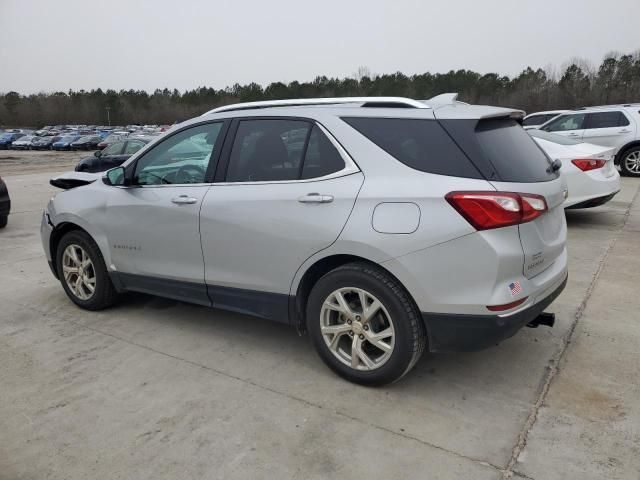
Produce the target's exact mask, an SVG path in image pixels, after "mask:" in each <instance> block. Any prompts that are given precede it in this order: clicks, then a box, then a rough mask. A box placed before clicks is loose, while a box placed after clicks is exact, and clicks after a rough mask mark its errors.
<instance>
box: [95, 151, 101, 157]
mask: <svg viewBox="0 0 640 480" xmlns="http://www.w3.org/2000/svg"><path fill="white" fill-rule="evenodd" d="M93 155H94V156H96V157H98V158H100V156H101V155H102V150H96V151H95V152H93Z"/></svg>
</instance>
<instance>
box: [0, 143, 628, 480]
mask: <svg viewBox="0 0 640 480" xmlns="http://www.w3.org/2000/svg"><path fill="white" fill-rule="evenodd" d="M85 154H86V153H85ZM82 156H83V154H82V153H80V154H75V153H72V154H57V153H51V152H14V151H8V152H6V151H0V175H2V177H3V178H4V179H5V181H6V182H7V184H8V187H9V190H10V193H11V196H12V201H13V212H12V215H11V216H10V217H9V225H8V226H7V228H6V229H4V230H2V231H0V306H1V308H0V365H2V367H0V479H1V480H19V479H43V478H47V479H82V480H86V479H92V480H95V479H136V480H140V479H147V478H148V479H154V480H155V479H163V478H170V479H174V478H207V479H211V478H225V479H227V478H265V479H266V478H269V479H273V478H278V479H285V478H299V479H315V478H318V479H321V478H349V479H357V478H366V479H373V478H403V479H405V478H406V479H410V478H415V479H426V478H428V479H461V478H464V479H467V478H468V479H474V480H476V479H499V478H512V477H513V478H524V479H536V480H552V479H573V478H576V479H577V478H579V479H603V478H607V479H632V480H638V479H640V476H639V475H640V474H639V473H638V472H640V369H639V368H638V365H640V348H639V344H640V316H639V315H638V311H639V310H640V295H638V285H640V195H639V188H640V180H638V179H628V178H625V179H623V190H622V191H621V192H620V194H619V195H618V196H617V197H616V198H615V199H614V201H612V202H610V203H608V204H606V205H604V206H602V207H598V208H595V209H591V210H585V211H573V212H568V214H567V218H568V224H569V248H570V250H569V253H570V276H569V284H568V286H567V289H566V290H565V291H564V293H563V294H562V295H561V296H560V297H559V298H558V299H557V300H556V302H555V303H554V304H553V305H552V306H551V307H550V308H549V309H548V311H554V312H555V313H556V314H557V320H556V326H555V327H554V328H553V329H549V328H544V327H540V328H538V329H524V330H523V331H521V332H520V333H519V334H517V335H516V336H515V337H513V338H511V339H509V340H508V341H505V342H504V343H502V344H501V345H499V346H497V347H495V348H492V349H489V350H486V351H483V352H478V353H470V354H456V355H425V356H424V357H423V358H422V360H421V361H420V362H419V364H418V365H417V366H416V368H415V369H414V371H413V372H412V373H411V374H409V375H408V376H407V377H405V378H404V379H403V380H402V381H401V382H399V383H397V384H394V385H391V386H388V387H385V388H377V389H370V388H364V387H359V386H356V385H352V384H350V383H347V382H346V381H343V380H341V379H340V378H338V377H336V376H335V375H333V374H332V373H331V372H330V371H329V370H328V369H327V368H326V367H325V366H324V365H323V364H322V363H321V362H320V360H319V359H318V357H317V356H316V354H315V353H314V352H313V350H312V348H311V345H310V342H309V340H308V338H301V337H298V336H297V335H296V333H295V331H293V330H292V329H289V328H287V327H285V326H283V325H278V324H270V323H267V322H263V321H260V320H257V319H254V318H250V317H245V316H242V315H238V314H231V313H226V312H221V311H216V310H211V309H207V308H202V307H198V306H192V305H186V304H182V303H178V302H174V301H171V300H164V299H160V298H154V297H150V296H145V295H130V296H128V297H127V298H126V299H125V300H124V301H123V302H122V303H121V304H120V305H119V306H117V307H115V308H113V309H111V310H108V311H104V312H97V313H91V312H86V311H82V310H79V309H78V308H76V307H74V306H73V305H72V304H71V302H70V301H68V300H67V298H66V297H65V295H64V293H63V291H62V288H61V287H60V285H59V283H57V281H56V280H55V279H54V278H53V276H52V275H51V273H50V272H49V269H48V266H47V264H46V261H45V258H44V255H43V253H42V247H41V245H40V237H39V231H38V230H39V222H40V215H41V212H42V209H43V207H44V205H45V204H46V201H47V200H48V198H49V197H50V196H51V194H52V193H53V192H54V191H55V189H54V188H52V187H50V186H49V185H48V179H49V178H50V177H51V176H52V173H51V172H53V171H60V170H64V169H65V168H67V167H68V166H71V165H73V164H74V163H75V162H76V160H77V159H78V158H81V157H82Z"/></svg>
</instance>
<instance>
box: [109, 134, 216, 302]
mask: <svg viewBox="0 0 640 480" xmlns="http://www.w3.org/2000/svg"><path fill="white" fill-rule="evenodd" d="M222 126H223V123H222V122H215V123H205V124H200V125H197V126H192V127H188V128H186V129H184V130H181V131H178V132H177V133H175V134H173V135H171V136H169V137H167V138H166V139H165V140H164V141H162V142H160V143H158V144H157V145H156V146H154V147H153V148H151V149H150V150H148V151H147V152H145V153H144V154H143V155H142V156H141V157H139V158H138V159H137V160H136V161H135V165H130V166H128V167H127V168H133V174H132V175H131V177H132V183H133V184H132V186H129V187H119V188H115V189H114V190H115V192H114V193H113V195H111V196H110V198H109V204H108V205H107V209H106V212H107V222H108V223H109V225H110V228H109V232H108V234H109V246H110V248H111V258H112V262H113V264H114V267H115V269H116V271H117V272H118V273H119V277H120V278H121V280H122V282H123V283H124V286H125V287H126V288H128V289H131V290H137V291H143V292H148V293H155V294H160V295H163V296H167V297H172V298H177V299H182V300H187V301H191V302H196V303H202V304H207V305H208V304H209V303H210V302H209V300H208V297H207V293H206V287H205V284H204V264H203V258H202V249H201V246H200V230H199V212H200V207H201V205H202V200H203V198H204V197H205V194H206V193H207V190H208V189H209V188H210V185H209V184H208V183H206V180H207V173H208V168H209V164H210V161H211V159H212V158H215V156H216V147H217V145H218V144H219V143H220V141H221V140H220V139H221V137H222V136H221V135H219V134H220V131H221V129H222Z"/></svg>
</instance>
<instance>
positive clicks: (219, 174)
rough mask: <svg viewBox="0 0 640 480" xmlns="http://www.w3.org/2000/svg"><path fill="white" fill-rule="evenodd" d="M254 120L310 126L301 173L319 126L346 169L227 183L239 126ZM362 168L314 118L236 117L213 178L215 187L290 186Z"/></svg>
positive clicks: (354, 171)
mask: <svg viewBox="0 0 640 480" xmlns="http://www.w3.org/2000/svg"><path fill="white" fill-rule="evenodd" d="M252 120H293V121H296V120H297V121H304V122H307V123H309V124H310V128H309V131H308V132H307V138H306V140H305V145H304V150H303V155H302V160H301V162H300V172H302V169H303V167H304V159H305V157H306V154H307V147H308V146H309V138H310V136H311V131H312V130H313V127H314V126H317V127H318V128H319V129H320V131H321V132H322V133H323V134H324V135H326V137H327V138H328V139H329V141H330V142H331V144H332V145H333V146H334V147H335V149H336V150H337V151H338V154H339V155H340V157H342V160H343V161H344V168H343V169H341V170H338V171H337V172H333V173H330V174H329V175H324V176H322V177H314V178H307V179H302V178H298V179H295V180H259V181H255V182H251V181H245V182H227V181H226V177H227V170H228V168H229V162H230V160H231V149H232V148H233V142H234V140H235V138H236V133H237V132H238V126H239V125H240V122H242V121H252ZM360 171H361V170H360V168H359V167H358V165H357V164H356V162H355V161H354V160H353V158H352V157H351V155H349V153H348V152H347V150H346V149H345V148H344V147H343V146H342V145H341V144H340V142H338V140H337V139H336V138H335V137H334V136H333V135H332V134H331V132H329V130H328V129H327V128H326V127H325V126H324V125H322V124H321V123H320V122H318V121H317V120H315V119H313V118H309V117H298V116H289V115H287V116H285V115H282V116H280V115H255V116H254V115H252V116H242V117H234V118H232V119H231V125H230V127H229V131H228V133H227V137H226V138H225V142H224V145H223V148H222V149H221V156H220V160H219V162H218V164H217V167H216V170H215V175H214V178H213V183H214V184H215V185H269V184H274V183H275V184H288V183H313V182H319V181H323V180H329V179H332V178H339V177H344V176H346V175H351V174H353V173H357V172H360Z"/></svg>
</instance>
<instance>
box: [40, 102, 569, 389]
mask: <svg viewBox="0 0 640 480" xmlns="http://www.w3.org/2000/svg"><path fill="white" fill-rule="evenodd" d="M521 115H522V112H520V111H514V110H508V109H503V108H494V107H485V106H470V105H463V104H460V103H456V102H452V103H449V104H439V103H433V104H432V105H431V106H430V105H429V104H428V103H425V102H422V101H417V100H410V99H403V98H350V99H316V100H299V101H295V100H292V101H274V102H258V103H252V104H238V105H232V106H227V107H222V108H218V109H216V110H213V111H211V112H208V113H206V114H204V115H202V116H200V117H198V118H194V119H192V120H189V121H187V122H185V123H182V124H180V125H177V126H175V127H174V128H172V129H171V130H170V131H169V132H167V133H166V134H165V135H163V136H162V137H160V138H158V139H156V140H155V141H153V142H151V143H150V144H148V145H146V146H145V147H144V148H143V149H142V150H140V151H139V152H137V153H136V154H135V155H133V156H132V157H131V158H130V159H129V160H128V161H127V162H126V163H125V164H123V166H121V167H118V168H114V169H112V170H109V171H108V172H107V173H106V175H105V176H104V177H100V176H99V175H96V174H87V173H80V172H71V173H69V174H66V175H63V176H62V177H59V178H57V179H53V180H52V183H53V184H54V185H57V186H60V187H62V188H65V189H66V190H65V191H63V192H61V193H58V194H57V195H56V196H55V197H54V198H53V199H52V200H51V202H50V203H49V205H48V206H47V209H46V211H45V213H44V216H43V221H42V240H43V245H44V249H45V252H46V254H47V257H48V259H49V263H50V265H51V269H52V270H53V273H54V275H56V276H57V277H58V278H59V279H60V281H61V283H62V287H63V288H64V290H65V292H66V293H67V295H68V296H69V298H70V299H71V300H72V301H73V302H75V303H76V304H77V305H79V306H80V307H83V308H86V309H90V310H97V309H102V308H105V307H108V306H110V305H111V304H113V303H114V301H115V300H116V297H117V294H118V293H120V292H125V291H136V292H145V293H150V294H154V295H161V296H165V297H170V298H173V299H178V300H183V301H187V302H192V303H197V304H201V305H206V306H209V307H214V308H220V309H227V310H232V311H236V312H242V313H247V314H251V315H256V316H258V317H262V318H265V319H269V320H275V321H278V322H284V323H287V324H290V325H292V326H294V327H295V328H297V329H298V330H299V331H305V330H306V331H308V332H309V334H310V337H311V339H312V342H313V344H314V346H315V348H316V349H317V351H318V353H319V355H320V357H321V358H322V359H323V360H324V361H325V362H326V363H327V365H328V366H329V367H331V368H332V369H333V370H334V371H336V372H337V373H338V374H340V375H342V376H344V377H346V378H347V379H349V380H351V381H354V382H358V383H362V384H369V385H372V384H384V383H388V382H392V381H395V380H397V379H399V378H400V377H402V376H403V375H404V374H406V373H407V372H408V371H409V370H410V369H411V367H412V366H413V365H414V364H415V363H416V361H417V360H418V358H420V355H421V354H422V353H423V351H424V350H425V349H428V350H429V351H432V352H440V351H469V350H476V349H481V348H485V347H488V346H491V345H494V344H496V343H497V342H499V341H501V340H503V339H505V338H508V337H510V336H511V335H513V334H515V333H516V332H517V331H518V330H519V329H520V328H521V327H523V326H524V325H526V324H528V323H530V322H533V323H535V322H536V319H537V318H538V316H539V315H540V314H541V312H542V311H543V310H544V309H545V308H546V307H547V306H548V305H549V304H550V303H551V302H552V301H553V299H554V298H556V296H558V295H559V294H560V292H561V291H562V289H563V288H564V286H565V284H566V281H567V252H566V248H565V241H566V223H565V217H564V211H563V207H562V203H563V201H564V196H565V195H566V189H565V186H564V184H563V180H562V179H561V177H560V176H559V174H558V172H557V169H558V168H559V165H556V164H554V163H553V162H551V161H550V160H549V159H548V158H547V157H546V156H545V154H544V153H543V152H542V151H541V150H540V148H538V147H537V146H536V144H535V143H534V141H533V140H532V139H531V138H530V137H529V135H527V134H526V132H525V131H524V130H523V129H522V127H521V126H520V125H519V124H518V123H517V121H516V119H519V117H520V116H521ZM556 163H557V162H556Z"/></svg>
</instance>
